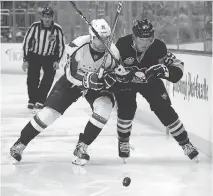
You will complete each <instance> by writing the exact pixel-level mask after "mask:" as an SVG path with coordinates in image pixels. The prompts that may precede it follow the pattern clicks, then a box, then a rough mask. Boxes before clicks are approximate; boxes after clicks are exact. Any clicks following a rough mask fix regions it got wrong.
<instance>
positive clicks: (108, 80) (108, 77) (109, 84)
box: [103, 72, 116, 89]
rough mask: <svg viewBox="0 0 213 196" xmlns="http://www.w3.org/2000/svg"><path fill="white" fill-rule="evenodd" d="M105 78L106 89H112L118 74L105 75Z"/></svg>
mask: <svg viewBox="0 0 213 196" xmlns="http://www.w3.org/2000/svg"><path fill="white" fill-rule="evenodd" d="M103 78H104V83H105V87H106V89H109V88H111V87H112V86H113V85H114V84H115V83H116V74H115V73H114V72H110V73H105V74H104V76H103Z"/></svg>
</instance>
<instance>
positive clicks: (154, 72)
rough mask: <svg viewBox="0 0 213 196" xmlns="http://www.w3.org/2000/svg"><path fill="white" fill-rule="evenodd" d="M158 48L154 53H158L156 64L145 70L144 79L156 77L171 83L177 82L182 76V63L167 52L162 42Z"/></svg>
mask: <svg viewBox="0 0 213 196" xmlns="http://www.w3.org/2000/svg"><path fill="white" fill-rule="evenodd" d="M159 48H160V49H159ZM159 48H158V51H156V53H157V52H158V64H157V65H153V66H151V67H150V68H149V69H147V70H146V72H145V74H146V78H147V79H148V80H149V79H150V78H152V77H157V78H163V79H166V80H168V81H170V82H173V83H176V82H178V81H179V80H180V79H181V78H182V76H183V66H184V64H183V62H182V61H180V60H178V59H177V58H176V57H175V56H174V55H173V54H172V53H171V52H170V51H168V50H167V47H166V45H165V44H164V43H163V42H161V45H160V47H159Z"/></svg>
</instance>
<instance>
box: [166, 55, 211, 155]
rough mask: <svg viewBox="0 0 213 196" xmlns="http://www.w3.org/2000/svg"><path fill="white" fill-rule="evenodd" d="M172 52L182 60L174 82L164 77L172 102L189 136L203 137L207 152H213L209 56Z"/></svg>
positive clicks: (201, 139) (201, 138)
mask: <svg viewBox="0 0 213 196" xmlns="http://www.w3.org/2000/svg"><path fill="white" fill-rule="evenodd" d="M175 55H176V57H177V58H178V59H181V60H182V61H183V62H184V75H183V77H182V79H181V80H180V81H179V82H177V83H175V84H173V83H170V82H168V81H164V83H165V86H166V88H167V91H168V93H169V95H170V98H171V101H172V105H173V107H174V109H175V110H176V112H177V113H178V115H179V117H180V119H181V120H182V121H183V123H184V126H185V128H186V129H187V131H188V132H189V133H191V134H192V136H191V137H192V138H193V136H194V135H196V138H195V139H194V140H198V139H200V140H199V144H201V143H202V142H201V141H204V143H206V144H207V145H206V147H205V148H206V150H207V148H209V150H208V154H210V153H211V155H212V152H210V151H211V150H210V149H211V148H212V147H213V133H212V93H213V92H212V86H213V85H212V83H213V80H212V57H210V56H203V55H202V56H201V55H197V54H196V55H192V54H179V53H178V54H175ZM205 141H206V142H205ZM195 143H196V141H195ZM204 145H205V144H204ZM198 146H199V145H198ZM200 148H202V146H200Z"/></svg>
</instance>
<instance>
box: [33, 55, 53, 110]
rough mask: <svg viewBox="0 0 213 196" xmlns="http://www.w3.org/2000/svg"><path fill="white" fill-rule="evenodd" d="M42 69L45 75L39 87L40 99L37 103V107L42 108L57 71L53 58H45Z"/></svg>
mask: <svg viewBox="0 0 213 196" xmlns="http://www.w3.org/2000/svg"><path fill="white" fill-rule="evenodd" d="M42 69H43V71H44V75H43V77H42V79H41V82H40V85H39V88H38V100H37V103H36V105H35V108H36V109H42V106H43V104H44V102H45V100H46V98H47V94H48V92H49V90H50V88H51V86H52V84H53V81H54V77H55V73H56V71H55V70H54V69H53V60H52V59H51V58H50V57H45V58H43V61H42Z"/></svg>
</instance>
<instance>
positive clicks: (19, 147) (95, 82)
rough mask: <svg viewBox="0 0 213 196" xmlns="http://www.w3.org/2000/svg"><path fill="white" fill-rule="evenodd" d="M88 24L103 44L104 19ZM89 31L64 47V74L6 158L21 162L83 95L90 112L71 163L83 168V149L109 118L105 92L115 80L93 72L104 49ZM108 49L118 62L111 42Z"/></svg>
mask: <svg viewBox="0 0 213 196" xmlns="http://www.w3.org/2000/svg"><path fill="white" fill-rule="evenodd" d="M91 24H92V26H93V28H94V29H95V30H96V31H97V32H98V34H99V35H100V36H101V37H102V39H104V41H107V39H109V38H110V34H111V29H110V27H109V25H108V23H107V22H106V21H105V20H104V19H97V20H93V21H92V22H91ZM89 32H90V35H86V36H80V37H78V38H76V39H75V40H74V41H73V42H72V43H71V44H69V46H67V47H66V51H65V54H64V56H63V59H62V62H63V60H64V61H65V63H64V64H65V72H66V74H65V75H63V76H62V77H61V78H60V79H59V80H58V81H57V82H56V84H55V86H54V87H53V89H52V91H51V93H50V95H49V96H48V98H47V100H46V102H45V104H44V105H45V107H44V108H43V109H42V110H41V111H40V112H39V113H37V114H36V115H35V116H34V117H33V119H32V120H31V121H30V122H29V123H28V124H27V125H26V126H25V127H24V128H23V129H22V131H21V135H20V138H19V139H18V140H17V141H16V142H15V144H14V145H13V146H12V147H11V149H10V155H11V156H12V157H13V158H14V159H15V160H17V161H21V159H22V153H23V150H24V149H25V148H26V146H27V145H28V143H29V142H30V141H31V140H32V139H34V138H35V137H36V136H37V135H38V134H40V133H41V132H42V131H44V130H45V128H47V127H48V126H49V125H51V124H52V123H53V122H54V121H55V120H56V119H57V118H59V117H60V116H61V115H62V114H63V113H64V112H65V110H66V109H67V108H68V107H69V106H70V105H72V104H73V103H74V102H76V101H77V100H78V98H79V97H81V96H82V94H84V95H85V98H86V100H87V101H88V103H89V104H90V106H91V108H92V110H93V113H92V116H91V117H90V119H89V121H88V123H87V125H86V127H85V130H84V133H80V136H79V141H78V144H77V146H76V149H75V151H74V156H75V160H74V161H73V163H74V164H78V165H84V164H85V163H86V162H87V161H88V160H89V159H90V157H89V155H88V153H87V147H88V146H89V145H90V144H91V143H92V142H93V141H94V140H95V139H96V137H97V136H98V135H99V133H100V132H101V130H102V128H103V127H104V125H105V124H106V123H107V120H108V119H109V116H110V113H111V110H112V108H113V105H114V97H113V94H112V93H111V92H109V91H108V90H107V89H108V88H110V87H111V85H113V84H114V82H115V81H114V79H113V78H111V76H110V75H108V74H104V76H103V78H101V79H99V78H98V73H97V71H98V69H99V67H100V65H101V63H102V61H103V58H104V54H105V49H106V48H105V46H104V45H103V43H102V42H101V41H100V40H99V39H98V38H97V37H96V36H95V35H94V33H93V32H92V31H91V29H89ZM110 49H111V51H112V53H113V54H114V56H115V57H116V58H117V60H119V58H120V55H119V51H118V49H117V48H116V46H115V44H113V43H112V45H111V47H110ZM62 64H63V63H62ZM105 67H106V69H109V70H110V69H111V70H113V69H114V67H115V61H114V60H113V59H112V57H111V56H110V55H108V56H107V60H106V64H105Z"/></svg>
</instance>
